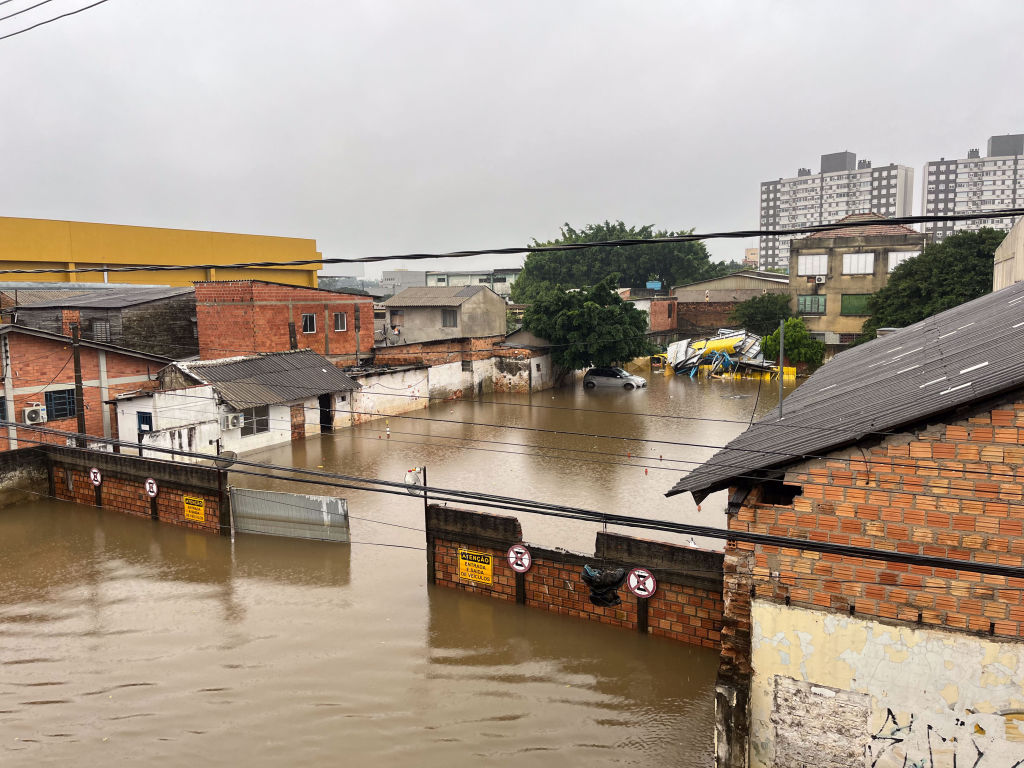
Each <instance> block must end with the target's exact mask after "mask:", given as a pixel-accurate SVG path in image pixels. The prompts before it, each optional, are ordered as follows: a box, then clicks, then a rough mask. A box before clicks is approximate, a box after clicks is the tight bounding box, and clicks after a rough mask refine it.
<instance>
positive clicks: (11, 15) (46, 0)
mask: <svg viewBox="0 0 1024 768" xmlns="http://www.w3.org/2000/svg"><path fill="white" fill-rule="evenodd" d="M52 2H53V0H42V1H41V2H38V3H36V4H35V5H30V6H29V7H28V8H22V9H21V10H20V11H15V12H14V13H9V14H7V15H6V16H0V21H7V20H8V19H13V18H14V17H15V16H21V14H23V13H28V12H29V11H32V10H35V9H36V8H38V7H39V6H41V5H46V4H47V3H52Z"/></svg>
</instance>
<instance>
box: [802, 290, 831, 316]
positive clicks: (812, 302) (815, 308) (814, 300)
mask: <svg viewBox="0 0 1024 768" xmlns="http://www.w3.org/2000/svg"><path fill="white" fill-rule="evenodd" d="M796 311H797V313H798V314H801V315H824V314H825V297H824V296H819V295H818V294H816V293H812V294H810V295H807V296H797V297H796Z"/></svg>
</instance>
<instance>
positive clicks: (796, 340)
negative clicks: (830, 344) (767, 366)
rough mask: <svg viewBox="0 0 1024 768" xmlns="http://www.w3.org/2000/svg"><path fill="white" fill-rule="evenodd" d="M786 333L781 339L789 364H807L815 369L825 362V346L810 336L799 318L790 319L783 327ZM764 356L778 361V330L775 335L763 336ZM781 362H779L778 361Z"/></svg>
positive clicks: (762, 347)
mask: <svg viewBox="0 0 1024 768" xmlns="http://www.w3.org/2000/svg"><path fill="white" fill-rule="evenodd" d="M784 330H785V333H786V337H785V339H783V345H784V346H785V349H784V350H783V352H784V353H785V355H786V360H788V361H789V362H791V363H807V365H809V366H810V367H811V368H817V367H818V366H819V365H821V364H822V362H823V361H824V360H825V344H824V342H821V341H818V340H817V339H815V338H813V337H812V336H811V333H810V331H808V330H807V326H806V325H804V321H803V320H801V319H800V318H799V317H791V318H789V320H787V321H786V325H785V326H784ZM761 349H762V350H764V356H765V357H766V358H768V359H769V360H778V359H779V329H778V328H776V329H775V333H773V334H771V335H770V336H765V338H764V343H763V344H762V345H761ZM780 362H781V361H780Z"/></svg>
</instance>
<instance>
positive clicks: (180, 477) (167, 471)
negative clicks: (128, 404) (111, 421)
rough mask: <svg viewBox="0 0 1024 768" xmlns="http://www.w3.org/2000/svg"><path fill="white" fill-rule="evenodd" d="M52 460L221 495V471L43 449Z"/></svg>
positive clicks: (50, 447) (69, 450)
mask: <svg viewBox="0 0 1024 768" xmlns="http://www.w3.org/2000/svg"><path fill="white" fill-rule="evenodd" d="M41 450H43V451H45V453H46V455H47V456H49V458H50V460H51V461H54V462H60V463H62V464H66V465H69V466H74V467H80V468H83V469H85V470H86V471H88V469H89V468H91V467H96V468H97V469H99V471H100V472H103V473H106V472H109V473H111V474H114V473H122V474H128V475H132V476H135V477H152V478H153V479H154V480H156V481H157V483H161V482H166V483H171V484H173V485H175V486H179V487H180V486H191V487H193V488H195V489H196V490H207V491H215V492H219V489H220V484H219V476H220V470H217V469H214V468H213V467H196V466H191V465H184V464H181V463H176V462H170V461H156V460H154V459H141V458H139V457H137V456H124V455H120V454H116V453H106V452H103V451H86V450H82V449H80V448H64V447H61V446H46V447H45V448H41Z"/></svg>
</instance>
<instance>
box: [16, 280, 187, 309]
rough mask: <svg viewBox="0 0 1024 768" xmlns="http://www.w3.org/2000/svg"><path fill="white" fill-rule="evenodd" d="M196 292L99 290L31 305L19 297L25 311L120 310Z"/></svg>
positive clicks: (168, 288)
mask: <svg viewBox="0 0 1024 768" xmlns="http://www.w3.org/2000/svg"><path fill="white" fill-rule="evenodd" d="M193 291H194V289H193V288H186V287H177V288H172V287H171V286H166V285H163V286H156V287H149V288H135V287H132V288H126V289H123V290H121V289H115V290H105V291H104V290H99V291H89V292H88V293H81V294H79V295H77V296H67V295H61V296H57V297H55V298H52V299H48V300H45V301H39V302H35V303H33V304H29V303H28V302H25V301H22V300H21V296H20V294H19V296H18V303H19V306H20V307H21V308H23V309H52V308H54V307H60V308H65V307H67V308H69V309H86V308H92V309H120V308H122V307H131V306H134V305H136V304H145V303H146V302H148V301H157V300H159V299H170V298H173V297H175V296H184V295H186V294H190V293H192V292H193Z"/></svg>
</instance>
